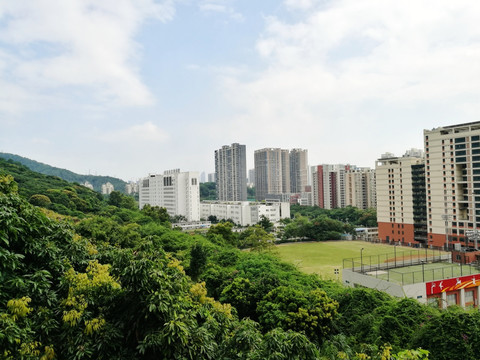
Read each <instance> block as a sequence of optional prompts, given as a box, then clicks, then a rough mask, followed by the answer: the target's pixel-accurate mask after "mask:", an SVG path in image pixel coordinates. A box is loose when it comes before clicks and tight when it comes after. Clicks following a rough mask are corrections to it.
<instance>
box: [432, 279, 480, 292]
mask: <svg viewBox="0 0 480 360" xmlns="http://www.w3.org/2000/svg"><path fill="white" fill-rule="evenodd" d="M425 285H426V287H427V296H428V295H433V294H439V293H442V292H447V291H455V290H460V289H466V288H471V287H477V286H479V285H480V274H476V275H468V276H460V277H456V278H452V279H444V280H438V281H431V282H427V283H425Z"/></svg>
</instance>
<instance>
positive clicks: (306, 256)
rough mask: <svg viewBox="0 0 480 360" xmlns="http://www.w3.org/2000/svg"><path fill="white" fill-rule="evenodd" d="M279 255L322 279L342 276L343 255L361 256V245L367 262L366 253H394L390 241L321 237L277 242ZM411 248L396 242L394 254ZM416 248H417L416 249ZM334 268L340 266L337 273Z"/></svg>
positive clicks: (348, 256)
mask: <svg viewBox="0 0 480 360" xmlns="http://www.w3.org/2000/svg"><path fill="white" fill-rule="evenodd" d="M275 248H276V252H277V254H278V256H279V257H280V258H281V259H282V260H284V261H287V262H289V263H292V264H294V265H296V266H297V267H298V268H299V269H300V270H301V271H304V272H306V273H310V274H318V275H320V277H322V278H323V279H332V280H336V279H337V277H338V279H339V280H341V279H342V267H343V262H342V260H343V259H345V258H354V257H358V258H359V257H360V250H361V249H362V248H363V249H364V250H363V254H362V255H363V258H364V262H366V261H367V260H366V259H368V257H370V256H373V255H381V254H386V253H391V254H393V251H394V247H393V246H392V245H385V244H375V243H369V242H365V241H324V242H304V243H288V244H281V245H277V246H276V247H275ZM410 250H413V249H412V248H411V247H402V246H397V249H396V251H397V254H401V252H402V251H410ZM415 250H416V249H415ZM334 269H339V274H338V276H337V275H335V274H334Z"/></svg>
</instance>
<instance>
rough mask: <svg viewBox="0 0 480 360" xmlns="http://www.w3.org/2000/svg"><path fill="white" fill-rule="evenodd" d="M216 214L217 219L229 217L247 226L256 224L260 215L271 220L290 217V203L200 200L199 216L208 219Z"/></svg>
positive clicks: (236, 222) (275, 220) (276, 220)
mask: <svg viewBox="0 0 480 360" xmlns="http://www.w3.org/2000/svg"><path fill="white" fill-rule="evenodd" d="M209 216H216V217H217V219H219V220H228V219H231V220H232V221H233V222H235V224H239V225H241V226H248V225H254V224H257V223H258V222H259V221H260V220H261V218H262V216H265V217H267V218H268V219H269V220H270V221H271V222H273V223H275V222H278V221H279V220H280V219H283V218H290V203H286V202H267V203H263V202H262V203H259V202H249V201H202V203H201V217H202V218H203V219H208V217H209Z"/></svg>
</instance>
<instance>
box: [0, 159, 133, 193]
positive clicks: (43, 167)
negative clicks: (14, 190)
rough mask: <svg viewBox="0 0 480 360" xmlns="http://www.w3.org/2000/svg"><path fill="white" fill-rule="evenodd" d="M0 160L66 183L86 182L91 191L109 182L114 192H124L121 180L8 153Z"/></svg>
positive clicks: (100, 188) (99, 189)
mask: <svg viewBox="0 0 480 360" xmlns="http://www.w3.org/2000/svg"><path fill="white" fill-rule="evenodd" d="M0 158H4V159H6V160H13V161H16V162H18V163H20V164H22V165H25V166H26V167H28V168H29V169H30V170H32V171H35V172H38V173H40V174H44V175H52V176H58V177H59V178H61V179H63V180H66V181H68V182H72V183H79V184H84V183H85V181H88V182H89V183H90V184H92V185H93V189H94V190H95V191H98V192H101V190H102V184H105V183H107V182H110V183H111V184H112V185H113V186H114V188H115V190H117V191H120V192H125V185H126V182H125V181H123V180H122V179H118V178H115V177H112V176H97V175H81V174H76V173H74V172H72V171H70V170H66V169H60V168H57V167H54V166H50V165H47V164H44V163H41V162H38V161H35V160H31V159H28V158H25V157H22V156H19V155H15V154H9V153H2V152H0Z"/></svg>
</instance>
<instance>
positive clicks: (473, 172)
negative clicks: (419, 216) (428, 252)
mask: <svg viewBox="0 0 480 360" xmlns="http://www.w3.org/2000/svg"><path fill="white" fill-rule="evenodd" d="M424 145H425V156H426V169H425V170H426V186H427V216H428V240H429V242H430V244H432V245H435V246H446V247H448V248H452V246H453V244H461V246H463V247H469V248H478V233H477V230H478V226H479V224H480V122H474V123H467V124H459V125H452V126H445V127H439V128H435V129H432V130H424Z"/></svg>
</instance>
